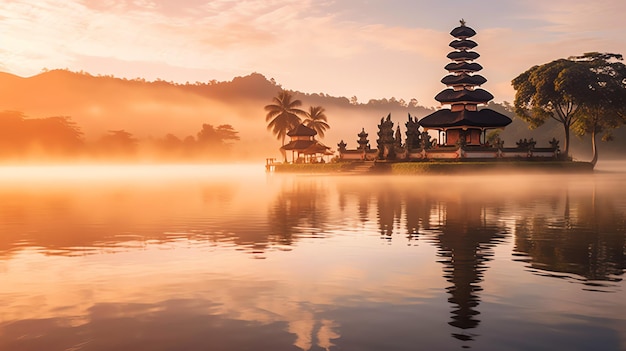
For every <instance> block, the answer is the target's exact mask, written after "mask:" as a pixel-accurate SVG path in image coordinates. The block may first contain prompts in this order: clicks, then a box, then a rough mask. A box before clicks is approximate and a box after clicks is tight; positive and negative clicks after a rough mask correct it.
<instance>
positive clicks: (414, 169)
mask: <svg viewBox="0 0 626 351" xmlns="http://www.w3.org/2000/svg"><path fill="white" fill-rule="evenodd" d="M390 168H391V173H392V174H400V175H401V174H406V175H410V174H459V175H460V174H468V173H489V172H496V173H497V172H546V173H548V172H550V173H553V172H572V173H582V172H592V171H593V165H592V164H591V163H589V162H574V161H496V162H493V161H489V162H473V161H471V162H399V163H392V164H391V165H390Z"/></svg>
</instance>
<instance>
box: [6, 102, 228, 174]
mask: <svg viewBox="0 0 626 351" xmlns="http://www.w3.org/2000/svg"><path fill="white" fill-rule="evenodd" d="M238 133H239V132H237V131H236V130H235V129H234V128H233V127H232V126H231V125H229V124H223V125H219V126H213V125H211V124H202V126H201V128H200V130H199V131H198V133H197V134H196V135H195V136H194V135H188V136H186V137H183V138H179V137H178V136H176V135H174V134H171V133H170V134H166V135H164V136H163V137H157V138H154V137H150V138H145V139H138V138H136V137H135V136H134V135H133V134H132V133H130V132H128V131H126V130H109V131H107V132H106V133H105V134H103V135H101V136H99V137H98V138H95V139H94V140H87V139H86V138H85V136H84V133H83V132H82V131H81V128H80V127H79V126H78V125H77V124H76V123H75V122H74V121H73V120H72V118H71V117H68V116H54V117H46V118H29V117H27V116H25V115H24V114H23V113H22V112H17V111H4V112H0V162H2V161H4V162H6V161H11V162H15V161H18V162H19V161H31V160H33V161H41V160H50V161H62V160H102V161H105V160H114V161H121V160H128V161H137V160H147V161H150V160H154V161H169V162H176V161H194V160H197V161H224V160H227V159H228V158H229V156H230V154H231V152H232V147H233V144H234V143H235V142H236V141H238V140H239V136H238Z"/></svg>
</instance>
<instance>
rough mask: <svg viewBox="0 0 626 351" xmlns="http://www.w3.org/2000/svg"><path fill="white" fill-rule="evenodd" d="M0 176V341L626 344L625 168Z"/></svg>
mask: <svg viewBox="0 0 626 351" xmlns="http://www.w3.org/2000/svg"><path fill="white" fill-rule="evenodd" d="M599 166H600V167H599V168H600V169H599V171H598V172H596V173H595V174H593V175H588V176H571V175H570V176H568V175H537V174H534V175H525V176H523V175H522V176H520V175H494V176H479V177H447V176H428V177H426V176H422V177H365V178H357V177H352V176H307V175H280V174H266V173H265V172H264V170H263V167H262V166H119V167H105V166H91V167H90V166H82V167H80V166H76V167H61V166H49V167H6V166H5V167H0V168H1V169H0V301H1V307H0V350H12V351H19V350H37V351H40V350H46V351H54V350H72V351H78V350H98V351H100V350H118V351H120V350H122V351H123V350H147V351H151V350H274V351H276V350H459V349H462V348H472V349H476V350H555V349H561V350H592V349H593V350H624V349H626V294H625V292H624V290H625V288H626V285H625V283H624V282H623V280H622V279H623V274H624V269H625V268H626V246H625V242H626V186H625V185H626V163H605V164H600V165H599Z"/></svg>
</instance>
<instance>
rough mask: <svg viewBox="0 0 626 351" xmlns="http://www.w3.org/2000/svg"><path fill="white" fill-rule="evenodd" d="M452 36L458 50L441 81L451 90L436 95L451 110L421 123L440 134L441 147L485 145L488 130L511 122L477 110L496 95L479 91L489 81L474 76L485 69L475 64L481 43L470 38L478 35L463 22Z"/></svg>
mask: <svg viewBox="0 0 626 351" xmlns="http://www.w3.org/2000/svg"><path fill="white" fill-rule="evenodd" d="M450 35H452V36H453V37H455V38H456V39H455V40H453V41H452V42H451V43H450V46H451V47H452V48H453V49H455V51H452V52H450V53H449V54H448V56H447V57H448V58H449V59H450V60H452V62H450V63H448V64H447V65H446V66H445V69H446V70H447V71H448V72H449V74H448V75H447V76H445V77H443V79H442V80H441V82H442V83H443V84H445V85H446V86H448V89H445V90H443V91H442V92H440V93H439V94H437V96H435V100H437V101H439V102H440V103H441V104H442V105H449V106H450V107H449V108H442V109H440V110H438V111H436V112H434V113H431V114H430V115H428V116H425V117H424V118H422V119H421V120H420V121H419V123H420V125H421V126H422V127H424V129H425V130H426V131H428V130H430V129H433V130H437V131H438V134H439V138H438V140H439V145H445V146H455V145H477V146H480V145H484V144H485V143H486V132H487V130H489V129H498V128H504V127H506V126H507V125H509V124H510V123H511V119H510V118H509V117H507V116H505V115H503V114H501V113H498V112H496V111H493V110H491V109H488V108H482V109H479V107H478V106H479V105H486V104H487V103H488V102H489V101H490V100H492V99H493V95H491V93H489V92H488V91H486V90H484V89H480V88H477V87H479V86H481V85H482V84H484V83H485V82H487V79H485V77H483V76H481V75H479V74H475V73H476V72H478V71H480V70H482V68H483V67H482V66H481V65H480V64H478V63H476V62H473V61H474V60H476V59H477V58H478V57H480V55H479V54H478V53H477V52H475V51H472V49H474V48H475V47H476V46H477V45H478V44H477V43H476V42H475V41H473V40H471V39H469V38H471V37H473V36H474V35H476V32H475V31H474V30H473V29H472V28H470V27H467V26H466V25H465V21H464V20H461V25H460V26H459V27H456V28H454V29H453V30H452V31H451V32H450Z"/></svg>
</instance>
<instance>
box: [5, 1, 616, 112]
mask: <svg viewBox="0 0 626 351" xmlns="http://www.w3.org/2000/svg"><path fill="white" fill-rule="evenodd" d="M625 13H626V2H625V1H623V0H603V1H601V2H594V1H588V0H585V1H582V0H551V1H545V0H524V1H493V0H472V1H458V0H437V1H432V0H429V1H427V0H370V1H366V0H315V1H313V0H214V1H209V0H0V33H1V34H0V35H1V36H0V70H1V71H6V72H10V73H14V74H17V75H20V76H32V75H35V74H37V73H39V72H41V70H42V69H43V68H48V69H54V68H69V69H70V70H73V71H80V70H85V71H87V72H90V73H93V74H104V75H108V74H113V75H115V76H118V77H128V78H135V77H143V78H146V79H148V80H154V79H157V78H160V79H164V80H167V81H170V80H171V81H175V82H181V83H184V82H186V81H189V82H196V81H208V80H211V79H216V80H218V81H223V80H231V79H232V78H233V77H236V76H243V75H248V74H250V73H252V72H259V73H262V74H263V75H265V76H266V77H267V78H268V79H269V78H274V79H276V81H277V82H278V83H280V84H282V86H283V87H285V88H286V89H291V90H299V91H302V92H307V93H319V92H324V93H328V94H331V95H334V96H346V97H351V96H353V95H356V96H357V97H358V99H359V101H360V102H367V101H368V100H369V99H371V98H383V97H386V98H389V97H392V96H393V97H396V98H397V99H400V98H403V99H405V100H407V101H408V100H409V99H411V98H417V99H418V101H419V102H420V104H422V105H425V106H436V105H437V102H436V101H435V100H434V96H435V95H436V94H437V93H438V92H439V91H440V90H442V89H443V85H442V84H441V83H439V80H440V79H441V78H442V77H443V76H444V75H445V74H446V72H445V71H444V69H443V67H444V66H445V64H446V63H448V60H447V59H446V57H445V55H446V54H447V53H448V52H449V51H451V50H452V49H451V48H450V47H448V43H449V42H450V41H451V40H452V39H453V38H452V37H451V36H450V35H449V32H450V30H451V29H452V28H454V27H456V26H457V25H458V24H459V20H460V19H461V18H464V19H465V20H466V21H467V25H468V26H470V27H472V28H474V29H475V30H476V31H477V32H478V35H477V36H475V37H474V38H473V39H474V40H475V41H476V42H478V44H479V45H478V47H477V48H476V49H475V51H477V52H478V53H480V54H481V58H479V59H478V61H477V62H479V63H480V64H482V65H483V66H484V67H485V69H484V70H483V71H482V72H481V74H482V75H483V76H485V77H486V78H487V79H488V82H487V83H486V84H485V85H484V86H483V87H484V88H485V89H487V90H489V91H490V92H492V93H493V94H494V95H495V101H505V100H506V101H512V99H513V94H514V91H513V89H512V88H511V87H510V81H511V79H512V78H514V77H515V76H517V75H518V74H519V73H521V72H523V71H524V70H526V69H528V68H530V67H531V66H533V65H535V64H542V63H546V62H549V61H551V60H554V59H558V58H562V57H568V56H571V55H580V54H583V53H584V52H589V51H601V52H614V53H621V54H626V35H625V33H626V21H624V18H623V16H624V14H625Z"/></svg>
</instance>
